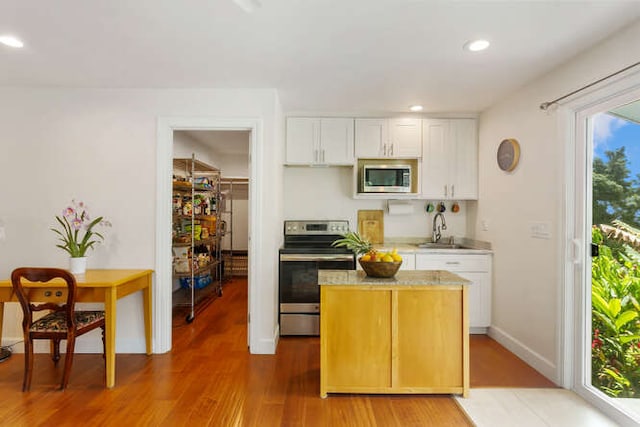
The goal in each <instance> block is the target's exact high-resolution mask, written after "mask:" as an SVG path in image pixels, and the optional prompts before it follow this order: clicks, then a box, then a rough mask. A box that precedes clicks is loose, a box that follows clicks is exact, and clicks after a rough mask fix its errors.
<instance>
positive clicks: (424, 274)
mask: <svg viewBox="0 0 640 427" xmlns="http://www.w3.org/2000/svg"><path fill="white" fill-rule="evenodd" d="M318 284H319V285H320V286H331V285H342V286H344V285H358V286H361V285H384V286H396V285H408V286H411V285H413V286H459V285H469V284H471V282H470V281H469V280H466V279H463V278H462V277H460V276H458V275H457V274H454V273H452V272H450V271H446V270H400V271H398V272H397V273H396V275H395V276H394V277H391V278H388V279H387V278H377V277H369V276H367V275H366V273H365V272H364V271H361V270H319V271H318Z"/></svg>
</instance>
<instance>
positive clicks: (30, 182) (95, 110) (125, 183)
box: [0, 88, 283, 352]
mask: <svg viewBox="0 0 640 427" xmlns="http://www.w3.org/2000/svg"><path fill="white" fill-rule="evenodd" d="M279 109H280V105H279V101H278V99H277V94H276V93H275V91H274V90H271V89H256V90H224V89H222V90H218V89H216V90H213V89H211V90H202V89H199V90H135V89H134V90H131V89H126V90H98V89H60V88H57V89H17V88H16V89H0V146H1V147H2V155H1V156H0V194H1V195H2V198H3V200H4V202H3V203H1V204H0V219H2V221H3V222H4V226H5V228H6V240H5V241H2V242H0V277H3V278H8V277H9V275H10V273H11V270H12V269H13V268H15V267H17V266H24V265H41V266H59V267H65V266H66V265H67V257H66V255H65V253H64V252H63V251H62V250H59V249H57V248H56V247H55V236H54V234H53V232H51V231H49V227H51V226H53V225H54V215H56V214H58V213H59V212H60V211H61V210H62V208H63V207H64V206H65V204H66V203H68V201H69V200H71V199H72V198H78V199H82V200H84V201H85V202H87V203H88V204H89V206H90V208H91V212H92V213H93V214H94V215H104V216H105V217H106V218H107V219H109V220H110V221H111V222H112V223H113V227H112V229H110V230H109V232H108V233H107V236H106V244H105V245H103V246H101V247H99V248H98V249H97V250H95V251H94V252H92V253H91V254H90V259H89V268H148V269H153V268H154V265H155V259H154V258H155V218H156V214H155V212H156V200H155V196H156V144H157V135H156V122H157V119H158V117H189V116H194V117H223V118H224V117H226V118H256V119H260V120H261V126H262V128H261V129H260V132H262V135H263V142H264V145H265V146H266V148H265V147H260V152H262V153H265V155H264V156H263V157H258V158H257V159H255V160H254V161H257V162H258V163H259V170H260V172H259V174H258V176H257V177H255V178H256V179H258V180H261V182H262V184H263V185H265V187H266V188H270V189H272V194H273V197H269V199H268V201H266V203H265V204H264V205H263V206H261V207H260V211H259V212H257V215H259V220H258V223H259V224H260V228H259V230H257V231H258V232H260V239H259V240H260V250H259V253H257V254H254V255H255V256H256V257H259V261H258V262H259V263H260V265H261V272H260V273H261V282H260V284H259V285H257V289H258V295H256V296H255V298H253V299H254V302H255V304H256V313H257V316H255V317H254V318H253V322H254V323H255V326H256V327H255V328H254V332H255V333H256V334H257V335H256V339H258V340H265V342H267V343H268V342H270V341H271V342H272V341H273V340H274V333H275V331H277V322H276V321H275V317H274V316H275V314H274V313H275V312H276V302H277V299H275V300H274V295H276V292H277V263H276V255H277V248H278V247H279V246H280V244H281V241H282V236H281V230H280V228H281V224H282V208H281V206H282V205H281V203H282V190H281V188H282V167H281V164H282V152H283V149H282V146H283V139H282V138H283V137H282V131H281V129H280V128H281V127H282V126H281V124H280V122H279V121H278V120H280V121H281V120H282V117H281V115H280V112H279ZM10 306H12V307H10V309H8V310H6V311H7V314H6V316H5V322H4V323H5V324H4V328H3V344H7V343H13V342H15V341H18V340H21V339H22V337H21V335H22V333H21V329H20V325H19V321H18V318H19V315H18V312H19V308H18V307H17V304H10ZM117 310H118V322H117V341H116V349H117V351H119V352H143V351H144V331H143V321H142V313H141V296H140V295H131V296H129V297H126V298H124V299H122V300H119V301H118V307H117ZM99 341H100V339H99V337H98V338H96V339H95V342H94V343H92V345H94V348H96V349H99V348H101V344H100V342H99ZM82 345H83V344H80V343H79V346H82ZM80 350H82V348H80Z"/></svg>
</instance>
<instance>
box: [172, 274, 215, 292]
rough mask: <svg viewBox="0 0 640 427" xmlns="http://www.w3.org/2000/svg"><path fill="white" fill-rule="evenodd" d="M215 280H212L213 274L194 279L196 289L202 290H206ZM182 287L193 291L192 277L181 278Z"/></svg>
mask: <svg viewBox="0 0 640 427" xmlns="http://www.w3.org/2000/svg"><path fill="white" fill-rule="evenodd" d="M212 281H213V279H212V278H211V273H207V274H201V275H199V276H195V277H194V282H195V285H194V288H195V289H202V288H206V287H207V286H209V285H210V284H211V282H212ZM180 286H182V288H184V289H191V277H181V278H180Z"/></svg>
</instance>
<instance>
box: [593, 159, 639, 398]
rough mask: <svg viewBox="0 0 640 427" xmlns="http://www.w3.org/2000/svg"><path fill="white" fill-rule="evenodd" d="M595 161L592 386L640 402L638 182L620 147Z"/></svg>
mask: <svg viewBox="0 0 640 427" xmlns="http://www.w3.org/2000/svg"><path fill="white" fill-rule="evenodd" d="M605 155H606V156H607V162H605V161H603V160H602V159H598V158H596V159H594V162H593V224H598V225H595V226H594V227H593V231H592V242H593V243H596V244H598V245H599V247H600V256H598V257H596V258H593V260H592V270H591V277H592V287H591V302H592V341H591V377H592V378H591V381H592V384H593V386H595V387H597V388H598V389H599V390H601V391H602V392H604V393H605V394H607V395H608V396H611V397H631V398H640V319H639V313H640V305H639V303H638V301H639V300H640V268H639V264H640V252H639V251H640V231H639V230H638V228H640V177H636V178H635V179H631V178H630V177H629V175H630V172H629V169H628V167H627V158H626V154H625V149H624V147H621V148H619V149H618V150H615V151H607V152H605Z"/></svg>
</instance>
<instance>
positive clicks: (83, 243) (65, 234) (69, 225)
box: [51, 200, 111, 258]
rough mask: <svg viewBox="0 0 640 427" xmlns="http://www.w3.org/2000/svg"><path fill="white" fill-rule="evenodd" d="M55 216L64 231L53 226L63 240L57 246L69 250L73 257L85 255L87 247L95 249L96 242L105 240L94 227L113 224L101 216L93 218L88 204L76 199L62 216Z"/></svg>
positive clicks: (52, 229) (53, 229)
mask: <svg viewBox="0 0 640 427" xmlns="http://www.w3.org/2000/svg"><path fill="white" fill-rule="evenodd" d="M55 218H56V220H57V221H58V223H59V224H60V225H61V226H62V231H61V230H58V229H56V228H53V227H52V228H51V231H53V232H54V233H56V234H57V235H58V238H59V239H58V240H60V241H61V242H62V243H60V244H57V245H56V246H57V247H59V248H60V249H64V250H65V251H67V252H68V253H69V255H70V256H71V257H72V258H78V257H83V256H85V254H86V252H87V249H89V248H92V249H93V247H94V245H95V244H96V243H98V242H101V241H103V240H104V236H103V235H102V234H100V233H98V232H97V231H95V230H94V227H96V226H98V225H101V226H107V227H110V226H111V223H110V222H109V221H105V220H104V219H103V217H101V216H100V217H98V218H96V219H93V220H92V219H91V218H90V217H89V212H88V211H87V207H86V205H85V204H84V203H83V202H76V201H75V200H72V201H71V205H69V206H67V208H66V209H64V210H63V211H62V215H61V216H57V215H56V217H55Z"/></svg>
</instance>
